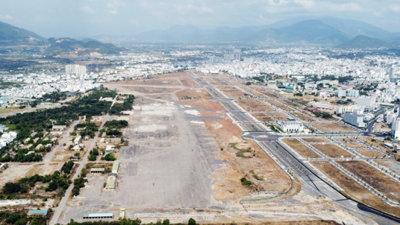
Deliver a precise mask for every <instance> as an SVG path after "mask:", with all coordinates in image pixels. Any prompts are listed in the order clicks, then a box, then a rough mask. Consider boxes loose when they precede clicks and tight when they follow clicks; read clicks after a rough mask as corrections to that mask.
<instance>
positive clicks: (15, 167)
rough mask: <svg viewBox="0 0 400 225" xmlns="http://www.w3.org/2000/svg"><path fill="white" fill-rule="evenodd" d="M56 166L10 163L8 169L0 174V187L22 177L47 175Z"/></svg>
mask: <svg viewBox="0 0 400 225" xmlns="http://www.w3.org/2000/svg"><path fill="white" fill-rule="evenodd" d="M56 167H57V164H56V163H55V164H44V163H36V164H31V163H30V164H14V163H11V164H9V166H8V169H6V170H5V171H3V172H2V173H0V187H3V185H4V184H5V183H7V182H14V181H17V180H19V179H21V178H23V177H27V176H33V175H35V174H39V175H47V174H51V173H53V172H54V171H55V170H56Z"/></svg>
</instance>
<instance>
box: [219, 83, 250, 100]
mask: <svg viewBox="0 0 400 225" xmlns="http://www.w3.org/2000/svg"><path fill="white" fill-rule="evenodd" d="M218 89H219V90H220V91H222V92H223V93H224V94H225V95H226V96H228V97H229V98H235V99H236V98H244V97H246V96H245V95H244V93H243V92H242V91H241V90H239V89H237V88H235V87H231V86H219V87H218Z"/></svg>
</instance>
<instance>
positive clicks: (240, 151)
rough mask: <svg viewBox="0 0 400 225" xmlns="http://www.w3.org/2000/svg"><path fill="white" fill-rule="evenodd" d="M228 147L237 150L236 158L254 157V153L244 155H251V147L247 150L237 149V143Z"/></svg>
mask: <svg viewBox="0 0 400 225" xmlns="http://www.w3.org/2000/svg"><path fill="white" fill-rule="evenodd" d="M229 145H230V146H231V147H232V148H233V149H235V150H237V153H236V156H237V157H242V158H252V155H254V153H253V154H245V153H251V152H252V151H253V150H252V148H251V147H248V148H245V149H243V148H238V147H237V146H236V145H237V143H230V144H229Z"/></svg>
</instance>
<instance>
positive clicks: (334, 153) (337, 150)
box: [313, 144, 354, 158]
mask: <svg viewBox="0 0 400 225" xmlns="http://www.w3.org/2000/svg"><path fill="white" fill-rule="evenodd" d="M313 146H314V147H315V148H316V149H318V150H319V151H321V152H322V153H323V154H325V155H326V156H328V157H331V158H340V157H345V158H350V157H354V156H353V155H352V154H350V153H349V152H348V151H346V150H344V149H343V148H341V147H339V146H337V145H335V144H313Z"/></svg>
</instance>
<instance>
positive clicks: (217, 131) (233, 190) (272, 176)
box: [205, 120, 290, 200]
mask: <svg viewBox="0 0 400 225" xmlns="http://www.w3.org/2000/svg"><path fill="white" fill-rule="evenodd" d="M205 124H206V126H207V128H208V130H209V131H210V133H211V134H212V135H213V136H214V138H215V140H216V142H217V144H218V146H219V148H220V154H219V158H220V159H223V160H225V161H226V162H227V164H226V166H225V167H224V168H222V169H220V170H219V171H217V172H216V173H215V174H214V175H213V177H215V178H216V180H217V182H216V183H215V185H214V190H215V191H216V193H217V194H216V196H217V199H221V200H227V199H231V200H238V199H240V198H241V197H243V196H244V195H245V194H248V193H250V192H253V191H269V192H275V193H281V192H283V191H285V190H287V189H288V188H289V187H290V179H289V177H288V176H287V175H286V174H285V173H284V172H283V171H282V170H281V169H280V168H279V167H278V166H277V165H276V164H275V162H274V161H273V160H272V159H271V158H269V156H267V155H266V154H265V153H264V152H263V151H262V150H261V149H260V148H259V147H258V145H257V144H255V143H254V142H251V141H247V140H243V139H242V138H241V137H240V134H241V130H240V129H239V128H238V127H237V126H235V125H234V124H232V122H231V121H230V120H205ZM233 143H235V145H236V147H239V148H240V149H242V148H249V147H250V148H251V149H252V150H253V152H254V155H253V156H252V157H250V158H244V157H239V156H237V153H238V150H237V149H235V148H234V147H233V146H232V144H233ZM242 177H246V178H247V179H248V180H250V181H251V182H253V183H254V184H255V185H254V186H252V187H244V186H243V185H242V184H241V183H240V179H241V178H242Z"/></svg>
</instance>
